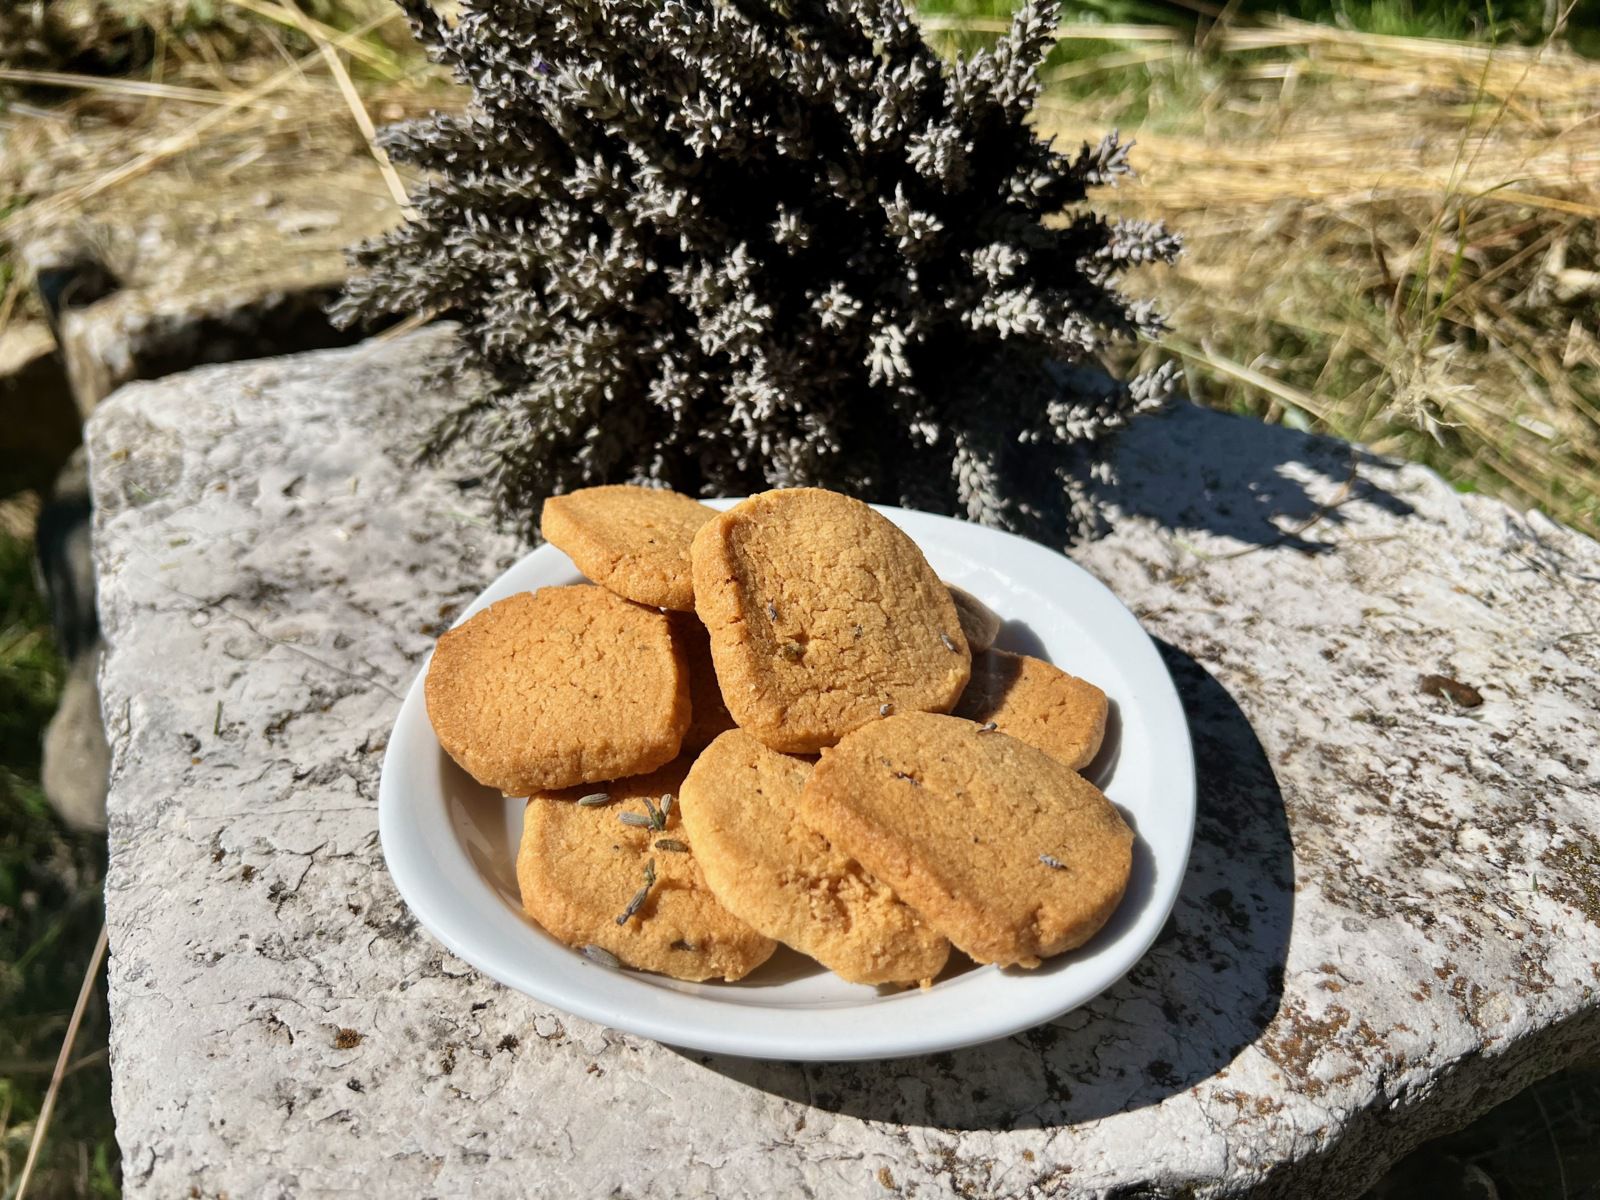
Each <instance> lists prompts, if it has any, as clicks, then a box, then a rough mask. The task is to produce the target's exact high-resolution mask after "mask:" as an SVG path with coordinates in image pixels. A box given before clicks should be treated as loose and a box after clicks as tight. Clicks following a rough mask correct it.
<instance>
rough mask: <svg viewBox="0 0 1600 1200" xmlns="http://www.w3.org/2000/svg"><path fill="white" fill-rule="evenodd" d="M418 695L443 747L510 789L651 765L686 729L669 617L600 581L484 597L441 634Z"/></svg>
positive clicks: (563, 783) (685, 681) (665, 757)
mask: <svg viewBox="0 0 1600 1200" xmlns="http://www.w3.org/2000/svg"><path fill="white" fill-rule="evenodd" d="M423 694H424V696H425V697H426V699H427V703H428V719H429V720H430V721H431V722H433V729H434V732H435V733H436V734H437V735H438V737H439V744H440V745H441V746H443V747H444V749H445V752H446V753H448V754H449V755H450V757H451V758H453V759H455V760H456V762H458V763H460V764H461V766H462V767H463V768H464V769H465V770H466V772H467V774H469V775H471V776H472V777H473V778H474V779H476V780H477V781H478V782H479V783H482V784H486V785H487V786H489V787H495V788H499V789H500V790H501V791H503V792H506V793H509V794H510V795H513V796H526V795H528V794H529V793H531V792H533V791H535V790H537V789H539V788H555V787H570V786H572V785H574V784H579V783H587V782H590V781H593V780H598V779H617V778H619V777H621V776H624V775H637V774H640V773H641V772H644V771H651V770H654V769H655V768H656V767H659V766H661V765H663V764H664V763H668V762H671V761H672V759H673V758H675V757H676V756H677V753H678V746H679V743H680V742H681V741H682V739H683V733H684V730H686V729H687V728H688V727H689V674H688V671H687V670H686V669H685V665H684V661H683V654H682V651H680V650H679V649H678V648H677V646H676V645H675V644H674V643H673V640H672V631H671V628H670V626H669V625H668V623H667V616H666V614H665V613H662V612H657V611H656V610H654V609H649V608H642V607H640V606H639V605H637V604H630V603H629V602H628V601H626V600H623V599H620V598H619V597H617V596H613V595H612V594H611V593H610V592H608V591H605V590H603V589H602V588H597V587H588V586H578V587H548V588H541V589H540V590H539V591H537V592H523V593H521V594H519V595H516V596H510V597H508V598H507V599H505V600H501V601H500V602H498V603H497V604H492V605H490V606H489V607H488V608H486V609H485V610H484V611H483V612H481V613H478V614H477V615H476V616H475V617H473V618H472V619H471V620H469V621H467V622H466V623H465V624H463V625H460V626H458V627H457V628H455V629H452V630H450V632H448V633H446V634H445V635H444V636H443V637H441V638H440V639H439V645H438V647H437V648H436V649H435V650H434V652H433V661H432V662H431V663H429V664H428V677H427V682H426V683H425V684H424V685H423Z"/></svg>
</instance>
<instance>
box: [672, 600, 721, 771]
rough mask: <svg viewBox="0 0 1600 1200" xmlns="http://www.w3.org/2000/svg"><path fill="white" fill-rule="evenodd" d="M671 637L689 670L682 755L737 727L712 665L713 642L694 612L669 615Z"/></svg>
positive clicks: (701, 747) (702, 746)
mask: <svg viewBox="0 0 1600 1200" xmlns="http://www.w3.org/2000/svg"><path fill="white" fill-rule="evenodd" d="M670 615H671V618H672V636H673V638H674V639H675V640H676V641H677V643H678V645H679V646H680V647H681V648H682V650H683V658H684V662H686V663H687V664H688V667H689V708H690V717H689V728H688V730H687V731H686V732H685V733H684V735H683V752H684V753H685V754H687V753H688V752H689V751H691V750H701V749H704V748H705V747H706V746H709V745H710V744H711V742H712V741H713V740H714V739H715V738H716V736H717V735H718V734H719V733H725V732H727V731H728V730H730V729H732V728H733V727H734V720H733V715H732V714H731V713H729V712H728V706H727V705H726V704H725V703H723V700H722V687H721V685H720V684H718V683H717V669H716V667H715V666H713V665H712V662H711V639H710V636H709V635H708V634H707V633H706V627H705V626H704V625H702V624H700V618H699V617H697V616H695V615H694V614H693V613H679V612H675V613H672V614H670Z"/></svg>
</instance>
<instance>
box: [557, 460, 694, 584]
mask: <svg viewBox="0 0 1600 1200" xmlns="http://www.w3.org/2000/svg"><path fill="white" fill-rule="evenodd" d="M716 515H717V510H716V509H714V508H707V507H706V506H705V505H704V504H701V503H700V502H699V501H698V500H694V499H691V498H690V497H688V496H684V495H681V494H679V493H678V492H669V491H667V490H666V489H665V488H645V487H630V486H628V485H626V484H616V485H611V486H607V487H592V488H580V489H578V490H577V491H575V492H568V493H567V494H566V495H563V496H551V497H550V498H549V499H548V500H546V501H545V502H544V509H543V511H542V512H541V513H540V514H539V532H540V533H542V534H544V536H545V540H546V541H548V542H549V543H550V544H551V545H553V546H555V547H557V548H558V549H560V550H563V551H565V552H566V555H567V557H568V558H570V559H572V561H573V562H574V563H575V564H576V565H577V568H578V570H580V571H582V572H583V573H584V574H585V575H587V576H588V577H589V578H590V579H592V580H594V581H595V582H596V583H598V584H599V585H600V586H601V587H604V588H607V589H609V590H611V591H613V592H615V593H616V594H617V595H619V596H621V597H623V598H624V599H627V600H635V601H637V602H638V603H640V604H650V605H654V606H655V607H657V608H675V609H678V610H680V611H683V612H693V611H694V583H693V580H692V578H691V574H690V569H689V544H690V543H691V542H692V541H694V535H695V531H696V530H698V529H699V528H700V526H702V525H704V524H705V523H706V522H707V521H708V520H710V519H711V518H712V517H714V516H716Z"/></svg>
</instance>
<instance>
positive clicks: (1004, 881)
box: [800, 713, 1133, 967]
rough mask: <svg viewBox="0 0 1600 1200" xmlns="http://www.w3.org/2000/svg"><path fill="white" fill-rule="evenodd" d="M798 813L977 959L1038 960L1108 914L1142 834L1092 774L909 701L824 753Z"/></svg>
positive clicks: (1084, 936)
mask: <svg viewBox="0 0 1600 1200" xmlns="http://www.w3.org/2000/svg"><path fill="white" fill-rule="evenodd" d="M800 803H801V813H802V816H803V817H804V819H805V820H806V822H807V823H808V824H811V825H813V826H815V827H816V828H817V829H818V830H819V831H820V832H821V833H822V834H823V836H825V837H826V838H827V839H828V840H829V841H830V842H831V843H832V844H833V845H834V846H836V847H838V848H839V849H840V850H842V851H844V852H845V853H847V854H850V855H851V856H853V857H854V858H855V859H856V860H857V861H858V862H860V863H861V865H862V866H864V867H866V868H867V870H869V871H871V872H872V874H874V875H875V876H877V877H878V878H879V879H881V880H883V882H885V883H887V884H888V885H889V886H890V887H892V888H893V889H894V890H895V892H896V893H897V894H898V895H899V896H900V898H901V899H902V900H904V901H905V902H906V903H907V904H909V905H911V906H912V907H913V908H915V909H916V910H917V911H918V912H919V913H921V914H922V916H923V918H924V919H925V920H926V921H927V922H928V924H930V925H932V926H933V927H934V928H935V929H937V930H938V931H939V932H940V933H942V934H944V935H945V936H946V937H947V938H949V939H950V941H951V942H952V943H954V944H955V946H956V947H957V948H958V949H960V950H964V951H966V952H967V954H969V955H970V956H971V957H972V958H973V959H975V960H976V961H978V962H987V963H1000V964H1002V965H1013V964H1014V965H1016V966H1023V967H1034V966H1038V965H1039V960H1040V959H1042V958H1047V957H1049V956H1050V955H1052V954H1059V953H1061V952H1062V951H1063V950H1070V949H1072V948H1073V947H1074V946H1079V945H1082V944H1083V943H1084V942H1086V941H1087V940H1088V939H1089V938H1090V937H1091V936H1092V935H1093V934H1094V933H1095V931H1096V930H1098V929H1099V928H1100V927H1101V926H1102V925H1104V924H1105V923H1106V921H1107V920H1108V919H1109V918H1110V916H1111V914H1112V912H1113V911H1114V910H1115V909H1116V907H1117V904H1118V902H1119V901H1120V900H1121V899H1122V893H1123V890H1124V889H1125V888H1126V887H1127V884H1128V873H1129V871H1130V870H1131V867H1132V850H1133V833H1132V831H1131V830H1129V828H1128V826H1127V825H1126V824H1125V823H1124V822H1123V820H1122V818H1121V817H1120V816H1119V815H1118V814H1117V810H1116V809H1115V808H1113V807H1112V806H1111V803H1110V802H1109V801H1108V800H1107V799H1106V798H1105V797H1104V796H1103V795H1101V794H1100V792H1099V790H1098V789H1096V788H1095V787H1094V785H1093V784H1090V783H1089V782H1088V781H1086V780H1085V779H1084V778H1083V776H1081V775H1079V774H1078V773H1077V772H1076V771H1074V770H1072V769H1071V768H1070V767H1068V766H1066V765H1065V764H1063V763H1060V762H1058V761H1056V760H1055V759H1053V758H1051V757H1050V756H1049V755H1048V754H1045V753H1044V752H1043V751H1041V750H1036V749H1034V748H1033V747H1032V746H1029V745H1028V744H1027V743H1025V742H1019V741H1018V740H1017V739H1015V738H1013V737H1009V736H1007V735H1006V734H1003V733H1000V732H999V731H993V732H984V731H982V730H981V729H980V728H979V727H978V726H976V725H974V724H972V722H970V721H965V720H962V719H961V718H959V717H944V716H935V715H933V714H930V713H908V714H907V715H905V716H899V717H890V718H889V719H888V720H885V721H879V722H876V723H875V724H872V725H868V726H866V727H865V728H863V729H860V730H857V731H856V732H855V733H852V734H851V735H850V736H849V737H847V738H845V739H844V741H842V742H840V743H839V744H838V745H837V746H835V747H834V748H833V749H831V750H829V751H827V752H826V753H825V754H823V756H822V761H821V762H819V763H818V764H817V766H816V767H815V769H813V770H812V772H811V777H810V778H809V779H808V780H807V781H806V785H805V788H804V789H803V790H802V792H801V800H800Z"/></svg>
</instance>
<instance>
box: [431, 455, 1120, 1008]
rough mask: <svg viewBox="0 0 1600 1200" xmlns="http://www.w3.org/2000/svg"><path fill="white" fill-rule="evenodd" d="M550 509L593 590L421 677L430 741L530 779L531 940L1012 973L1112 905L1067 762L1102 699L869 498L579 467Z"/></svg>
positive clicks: (514, 621) (527, 871) (507, 615)
mask: <svg viewBox="0 0 1600 1200" xmlns="http://www.w3.org/2000/svg"><path fill="white" fill-rule="evenodd" d="M542 527H543V532H544V535H545V537H546V538H547V539H548V540H549V541H550V542H552V543H553V544H554V545H556V546H558V547H560V548H561V549H562V550H564V551H566V553H567V554H568V555H569V556H570V557H571V559H572V560H573V562H574V563H576V564H577V566H578V568H579V569H580V570H582V571H583V572H584V573H585V574H586V575H587V576H588V577H589V578H590V579H592V580H593V581H594V584H595V585H597V586H593V585H587V584H586V585H579V586H572V587H548V588H543V589H541V590H539V591H537V592H531V593H523V594H521V595H517V596H513V597H511V598H509V599H506V600H502V601H500V602H499V603H497V604H494V605H491V606H490V607H489V608H487V609H485V610H484V611H483V612H481V613H478V614H477V615H476V616H474V617H473V618H471V619H470V620H468V621H466V622H465V623H463V624H462V625H460V626H459V627H457V628H456V629H453V630H451V631H450V632H449V633H447V634H445V635H444V636H443V637H442V638H441V639H440V640H439V645H438V648H437V649H436V651H435V652H434V656H433V661H432V663H431V664H430V666H429V668H428V676H427V681H426V684H425V694H426V698H427V704H428V715H429V718H430V720H431V721H432V723H433V727H434V730H435V732H436V733H437V734H438V737H439V742H440V744H441V745H442V746H443V747H444V749H445V750H446V751H447V752H448V753H449V755H450V756H451V757H452V758H453V759H454V760H455V761H456V762H457V763H459V764H460V765H461V766H462V767H463V768H464V769H465V770H466V771H467V772H468V773H469V774H471V775H472V777H473V778H474V779H476V780H478V781H479V782H480V783H483V784H486V785H488V786H490V787H495V788H499V789H500V790H501V791H502V792H504V793H505V794H507V795H511V796H526V797H528V804H527V812H526V816H525V819H524V823H523V836H522V844H521V848H520V851H519V853H518V857H517V879H518V882H519V884H520V886H521V891H522V901H523V906H524V908H525V909H526V910H527V913H528V915H529V916H531V917H532V918H533V919H534V920H535V921H537V922H538V923H539V924H540V925H541V926H543V927H544V928H545V929H546V930H547V931H548V932H549V933H550V934H551V935H552V936H554V937H556V938H558V939H559V940H561V941H562V942H565V943H566V944H567V945H570V946H574V947H579V948H581V949H582V950H583V951H584V952H585V953H586V954H588V955H589V956H590V957H591V958H593V959H595V960H597V961H600V962H603V963H607V964H612V963H616V964H620V965H624V966H628V967H634V968H638V969H641V970H649V971H659V972H662V973H664V974H667V975H671V976H675V977H677V978H679V979H690V980H703V979H712V978H719V979H728V980H734V979H740V978H742V977H744V976H745V975H747V974H749V973H750V972H751V971H753V970H755V969H756V968H757V967H759V966H760V965H761V964H762V963H763V962H765V961H766V959H767V958H768V957H770V956H771V954H772V953H773V952H774V950H775V949H776V948H777V945H778V944H779V943H780V942H781V943H783V944H785V945H788V946H791V947H793V948H794V949H796V950H799V951H801V952H802V953H804V954H808V955H810V956H811V957H813V958H815V959H816V960H817V961H818V962H820V963H822V964H823V965H824V966H826V967H828V968H829V969H830V970H833V971H835V972H837V973H838V974H839V975H841V976H842V977H844V978H845V979H847V980H850V981H852V982H856V983H872V984H910V983H920V984H923V985H927V984H928V983H930V982H931V981H932V980H933V979H934V977H935V976H937V975H938V974H939V973H940V972H941V971H943V970H944V968H945V964H946V961H947V959H948V957H949V954H950V951H951V948H952V946H953V947H954V948H955V949H957V950H960V951H962V952H963V953H965V954H966V955H968V956H969V957H971V958H972V959H974V960H975V961H977V962H981V963H998V964H1002V965H1014V966H1022V967H1032V966H1037V965H1038V963H1039V962H1040V960H1041V959H1044V958H1046V957H1049V956H1050V955H1053V954H1059V953H1061V952H1062V951H1065V950H1070V949H1072V948H1073V947H1075V946H1078V945H1081V944H1082V943H1083V942H1084V941H1086V940H1087V939H1088V938H1089V937H1090V936H1092V935H1093V934H1094V933H1095V931H1096V930H1098V929H1099V928H1100V927H1101V926H1102V925H1104V924H1105V922H1106V920H1107V919H1108V918H1109V917H1110V915H1111V913H1112V911H1113V910H1114V909H1115V908H1116V906H1117V904H1118V902H1119V901H1120V900H1121V898H1122V893H1123V890H1124V888H1125V887H1126V885H1127V880H1128V873H1129V870H1130V866H1131V855H1132V843H1133V834H1132V832H1131V831H1130V830H1129V829H1128V827H1127V825H1126V824H1125V823H1124V822H1123V821H1122V819H1121V818H1120V817H1119V816H1118V814H1117V812H1116V810H1115V809H1114V808H1113V807H1112V806H1111V804H1110V803H1109V802H1108V801H1107V800H1106V798H1105V797H1104V796H1103V795H1102V794H1101V793H1100V792H1099V790H1098V789H1096V788H1095V787H1094V786H1093V785H1092V784H1091V783H1089V782H1088V781H1087V780H1086V779H1084V778H1083V776H1082V775H1081V774H1079V771H1080V770H1081V769H1082V768H1084V767H1085V766H1087V765H1088V764H1089V762H1090V761H1091V760H1092V759H1093V758H1094V757H1095V754H1096V753H1097V751H1098V750H1099V747H1100V742H1101V739H1102V737H1103V736H1104V732H1105V720H1106V708H1107V705H1106V697H1105V695H1104V693H1102V692H1101V691H1100V690H1099V689H1098V688H1096V687H1095V686H1094V685H1093V684H1090V683H1087V682H1085V681H1084V680H1081V679H1076V678H1074V677H1073V676H1071V675H1068V674H1066V673H1065V672H1063V671H1061V670H1058V669H1057V668H1056V667H1053V666H1051V665H1050V664H1049V663H1045V662H1041V661H1040V660H1038V659H1033V658H1027V657H1024V656H1021V655H1015V654H1008V653H1006V652H1004V651H1001V650H997V649H995V648H994V646H993V643H994V640H995V637H996V635H997V634H998V631H999V628H1000V619H999V617H998V616H996V615H995V614H994V613H992V612H991V611H989V610H988V609H987V608H986V607H985V606H984V605H983V604H982V602H981V601H978V600H977V599H976V598H974V597H972V596H970V595H968V594H967V593H965V592H963V591H961V590H960V589H958V588H952V587H949V586H947V585H945V584H944V583H942V582H941V581H940V580H939V578H938V576H937V575H935V574H934V572H933V570H932V568H930V567H929V565H928V563H927V561H926V559H924V558H923V555H922V552H921V551H920V550H919V549H918V548H917V546H916V545H915V543H913V542H912V541H911V539H910V538H909V537H907V536H906V535H905V534H904V533H903V532H901V530H900V529H899V528H898V527H897V526H895V525H894V524H893V523H891V522H890V521H888V520H887V519H886V518H884V517H882V516H881V515H879V514H878V513H876V512H875V511H873V510H872V509H871V508H870V507H868V506H867V505H865V504H863V503H861V502H860V501H858V500H853V499H851V498H849V497H847V496H842V495H839V494H837V493H834V492H827V491H821V490H818V489H813V488H796V489H787V490H783V491H774V492H765V493H762V494H761V495H758V496H752V497H751V498H750V499H748V500H745V501H744V502H742V503H740V504H738V505H736V506H735V507H733V508H731V509H729V510H728V511H726V512H722V513H719V512H717V511H716V510H714V509H711V508H708V507H706V506H705V505H703V504H700V503H699V502H697V501H695V500H693V499H690V498H689V497H687V496H681V495H677V494H675V493H673V492H668V491H662V490H658V489H648V488H635V487H599V488H589V489H585V490H582V491H578V492H573V493H571V494H569V495H565V496H556V497H552V498H551V499H550V500H549V501H547V502H546V504H545V507H544V511H543V514H542Z"/></svg>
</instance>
